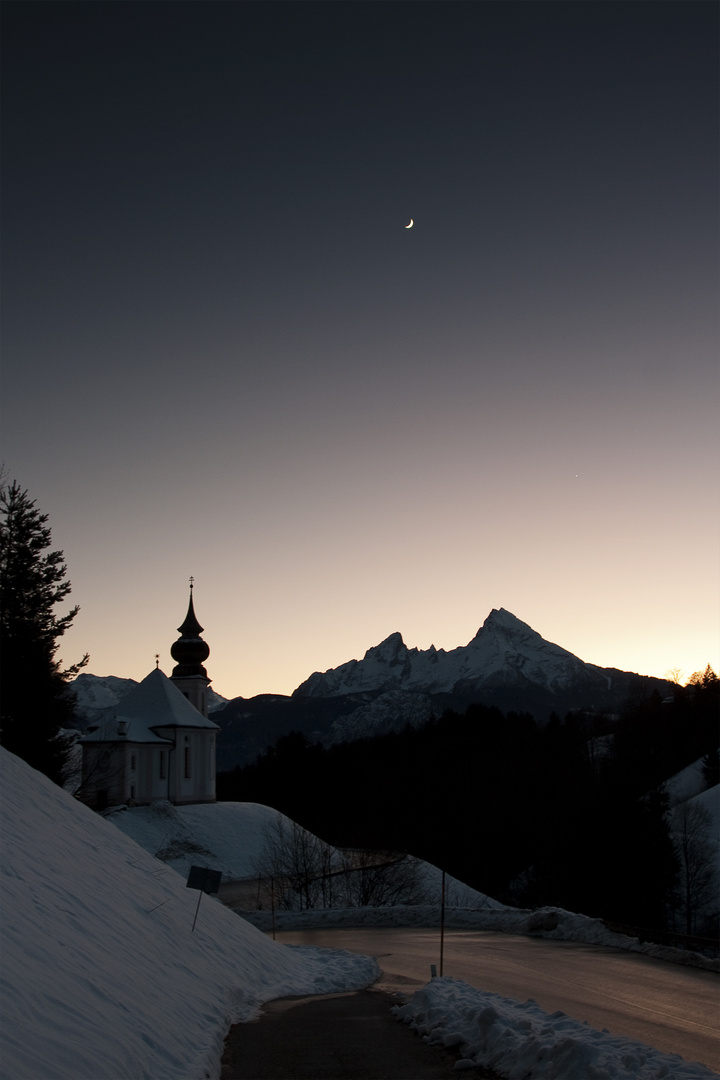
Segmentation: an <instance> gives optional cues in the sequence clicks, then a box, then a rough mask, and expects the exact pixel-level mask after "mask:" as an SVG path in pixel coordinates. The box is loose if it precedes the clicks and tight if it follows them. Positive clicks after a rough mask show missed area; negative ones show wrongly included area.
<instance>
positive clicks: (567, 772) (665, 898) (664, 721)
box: [218, 669, 720, 927]
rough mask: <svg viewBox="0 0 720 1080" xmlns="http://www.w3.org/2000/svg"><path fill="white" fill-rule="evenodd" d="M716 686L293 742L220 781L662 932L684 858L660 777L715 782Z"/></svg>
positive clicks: (226, 793) (312, 817) (500, 886)
mask: <svg viewBox="0 0 720 1080" xmlns="http://www.w3.org/2000/svg"><path fill="white" fill-rule="evenodd" d="M719 686H720V683H718V679H717V677H716V676H715V674H714V673H713V672H712V671H711V670H710V669H708V670H707V671H706V672H705V673H704V674H703V675H698V676H694V677H693V680H691V682H690V683H689V684H688V685H687V686H686V687H680V686H678V687H676V689H675V694H674V698H673V699H672V700H671V701H666V702H663V701H662V700H661V699H660V697H659V696H658V695H653V696H651V697H649V698H647V699H644V700H638V701H635V702H629V703H628V705H627V707H626V709H625V710H624V712H623V714H622V716H620V717H619V718H617V717H616V718H606V717H602V716H592V717H588V716H581V715H573V714H569V715H567V716H566V717H565V718H563V719H560V718H559V717H557V716H553V717H552V718H551V720H550V722H549V723H547V724H546V725H544V726H543V727H540V726H538V725H537V724H536V723H535V721H534V720H533V719H532V718H531V717H530V716H527V715H521V714H514V713H510V714H508V715H504V714H503V713H501V712H499V711H498V710H496V709H492V708H486V707H484V706H482V705H475V706H472V707H470V708H469V709H468V710H467V711H466V712H465V713H464V714H462V715H460V714H458V713H453V712H447V713H445V714H444V715H443V716H442V717H441V718H439V719H437V720H433V721H431V722H430V723H429V724H427V725H426V726H424V727H422V728H420V729H412V728H410V727H408V728H406V729H405V730H404V731H403V732H400V733H396V734H390V735H386V736H383V737H380V738H376V739H368V740H362V741H359V742H353V743H346V744H340V745H337V746H334V747H331V748H329V749H327V750H324V749H322V748H321V747H320V746H319V745H310V744H309V743H308V741H307V739H306V737H305V736H303V735H301V734H291V735H288V736H286V737H285V738H283V739H281V740H280V741H279V742H278V744H277V746H276V747H274V748H273V749H272V750H271V751H270V752H269V753H268V754H266V755H265V756H263V757H261V758H260V759H258V761H257V762H256V763H255V764H254V765H253V766H249V767H246V768H244V769H236V770H235V771H233V772H230V773H225V774H221V775H220V776H219V777H218V798H220V799H226V800H227V799H240V800H243V801H257V802H262V803H266V804H269V805H272V806H274V807H276V808H277V809H278V810H281V811H283V812H284V813H286V814H288V815H289V816H291V817H292V818H293V819H295V820H297V821H299V822H300V823H301V824H303V825H304V826H306V827H307V828H308V829H310V830H312V831H313V832H315V833H317V834H318V835H320V836H321V837H322V838H323V839H325V840H327V841H328V842H330V843H332V844H336V845H338V846H360V847H369V848H380V849H383V850H387V849H396V850H402V851H409V852H411V853H412V854H413V855H416V856H419V857H422V858H424V859H427V860H428V861H430V862H432V863H434V864H435V865H437V866H442V867H443V868H444V869H446V870H447V871H449V872H450V873H451V874H453V875H455V876H456V877H458V878H460V879H461V880H463V881H465V882H467V884H469V885H471V886H473V887H474V888H477V889H479V890H481V891H483V892H486V893H488V894H489V895H491V896H495V897H497V898H498V899H501V900H504V901H506V902H510V903H515V904H521V905H532V906H534V905H539V904H555V905H559V906H562V907H566V908H568V909H570V910H574V911H582V912H583V913H585V914H588V915H595V916H601V917H604V918H607V919H615V920H620V921H624V922H628V923H632V924H634V925H636V926H650V927H662V926H663V925H665V924H666V923H667V920H668V917H669V915H670V914H671V912H672V910H673V904H674V903H675V899H674V897H675V892H676V889H677V884H678V882H677V871H678V865H677V859H676V855H675V852H674V849H673V845H672V842H671V838H670V836H669V832H668V826H667V823H666V820H665V818H664V813H665V811H666V809H667V798H666V796H665V794H664V791H663V782H664V781H665V780H667V779H669V778H670V777H671V776H672V775H674V774H675V773H676V772H678V771H679V770H680V769H682V768H684V767H685V766H686V765H688V764H690V763H691V762H693V761H696V760H697V759H698V758H701V757H706V758H707V774H708V783H709V784H710V783H714V782H717V780H716V779H715V778H714V777H715V772H716V770H717V742H718V732H717V718H718V687H719Z"/></svg>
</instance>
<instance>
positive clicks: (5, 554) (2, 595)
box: [0, 481, 88, 783]
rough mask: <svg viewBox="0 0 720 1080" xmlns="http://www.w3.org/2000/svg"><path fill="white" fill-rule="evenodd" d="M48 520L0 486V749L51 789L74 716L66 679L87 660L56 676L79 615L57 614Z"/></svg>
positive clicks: (63, 587) (12, 489) (56, 561)
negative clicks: (63, 732) (62, 644)
mask: <svg viewBox="0 0 720 1080" xmlns="http://www.w3.org/2000/svg"><path fill="white" fill-rule="evenodd" d="M50 542H51V531H50V528H49V527H48V525H47V514H42V513H40V511H39V510H37V509H36V507H35V502H34V500H32V499H30V498H29V496H28V493H27V491H24V490H22V489H21V488H20V486H19V485H18V483H17V481H13V483H12V484H10V485H9V486H8V485H2V486H0V724H1V731H0V743H1V744H2V745H3V746H4V747H6V748H7V749H8V750H11V751H12V752H13V753H14V754H17V755H18V757H21V758H23V759H24V760H25V761H27V762H28V764H29V765H32V766H33V768H36V769H39V770H40V771H41V772H44V773H45V774H46V775H47V776H49V777H50V778H51V779H52V780H54V781H55V782H56V783H61V782H62V773H63V766H64V764H65V761H66V758H67V746H66V742H65V740H64V739H63V738H62V737H61V736H60V734H59V732H60V729H61V728H63V727H67V726H68V725H69V724H70V722H71V718H72V714H73V705H74V700H73V697H72V694H70V693H68V688H67V680H68V679H69V678H70V676H72V675H75V674H76V673H77V672H78V671H79V669H80V668H81V667H84V665H85V664H86V663H87V660H88V657H87V655H86V656H84V657H83V659H82V660H80V661H79V662H78V663H77V664H73V665H72V666H70V667H69V668H67V669H65V670H62V668H61V665H60V662H59V661H58V660H56V658H55V653H56V651H57V648H58V645H59V639H60V638H61V637H62V635H63V634H64V633H65V631H66V630H68V629H69V627H70V626H71V624H72V622H73V619H74V618H75V616H76V615H77V613H78V610H79V609H78V607H77V606H76V607H74V608H72V609H71V610H70V611H69V612H68V613H67V614H66V615H57V614H56V613H55V608H56V605H57V604H59V603H61V602H62V601H63V600H64V599H65V598H66V597H67V595H68V593H69V592H70V582H69V581H66V580H65V577H66V574H67V566H66V565H65V563H64V562H63V553H62V551H49V550H48V549H49V547H50Z"/></svg>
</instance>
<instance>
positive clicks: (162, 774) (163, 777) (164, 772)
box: [160, 750, 167, 780]
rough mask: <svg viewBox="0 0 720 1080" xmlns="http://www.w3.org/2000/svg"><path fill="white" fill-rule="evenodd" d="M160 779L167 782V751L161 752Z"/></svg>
mask: <svg viewBox="0 0 720 1080" xmlns="http://www.w3.org/2000/svg"><path fill="white" fill-rule="evenodd" d="M160 779H161V780H166V779H167V763H166V758H165V751H164V750H161V751H160Z"/></svg>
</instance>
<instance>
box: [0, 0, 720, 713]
mask: <svg viewBox="0 0 720 1080" xmlns="http://www.w3.org/2000/svg"><path fill="white" fill-rule="evenodd" d="M3 8H4V19H3V21H4V34H3V42H4V59H3V67H4V88H3V101H4V115H3V129H4V147H3V162H4V168H3V172H4V179H3V192H4V194H3V201H4V205H3V220H4V229H3V342H2V344H3V383H2V389H3V444H2V459H3V461H4V463H5V467H6V469H7V472H8V475H9V478H10V479H15V478H16V479H17V480H18V481H19V482H20V484H21V485H22V486H23V487H26V488H28V489H29V492H30V495H31V496H32V497H33V498H35V499H36V500H37V504H38V506H39V507H40V508H41V509H42V510H43V511H45V512H47V513H48V514H49V519H50V525H51V526H52V529H53V546H54V547H60V548H62V549H63V550H64V552H65V558H66V561H67V564H68V576H69V578H70V580H71V582H72V585H73V591H72V596H71V600H72V601H73V602H75V603H78V604H80V607H81V611H80V614H79V615H78V617H77V619H76V625H75V627H74V628H73V630H72V631H71V632H70V634H68V635H67V637H66V638H65V639H64V641H63V643H62V648H61V650H60V655H61V656H62V658H63V659H64V660H65V661H66V662H70V661H72V660H75V659H77V658H78V657H79V656H80V655H81V654H82V653H83V652H85V651H89V652H90V654H91V657H90V664H89V666H88V668H87V669H86V670H88V671H91V672H93V673H94V674H97V675H109V674H113V675H121V676H126V677H131V678H136V679H140V678H143V677H144V676H145V675H146V674H147V672H148V671H150V669H151V668H152V667H153V666H154V656H155V653H156V652H157V653H159V654H160V666H161V667H162V668H163V669H164V670H165V671H166V673H168V674H169V673H170V670H171V667H172V661H171V659H170V655H169V648H170V645H171V643H172V641H173V640H174V639H175V638H176V637H177V632H176V627H178V626H179V625H180V623H181V622H182V620H183V618H184V615H185V611H186V607H187V595H188V585H187V583H188V578H189V576H190V575H191V574H192V575H194V577H195V608H196V612H197V615H198V618H199V620H200V622H201V623H202V624H203V626H204V627H205V634H204V637H205V638H206V640H207V641H208V644H209V645H210V648H211V654H210V658H209V660H208V662H207V667H208V674H209V675H210V676H211V677H212V679H213V687H214V688H215V689H216V690H217V691H218V692H219V693H221V694H223V695H225V696H226V697H231V696H235V695H239V694H241V695H243V696H246V697H248V696H251V695H253V694H256V693H263V692H277V693H290V692H291V691H292V690H293V689H294V688H295V687H296V686H297V685H298V684H299V683H300V682H302V681H303V680H304V679H305V678H306V677H307V676H308V675H310V673H311V672H313V671H316V670H325V669H326V668H329V667H334V666H337V665H338V664H340V663H343V662H344V661H346V660H349V659H352V658H353V657H356V658H359V657H361V656H362V655H363V653H364V652H365V650H366V649H367V648H369V647H370V646H372V645H376V644H378V642H379V641H381V640H382V639H383V638H385V637H386V636H387V635H388V634H390V633H392V632H393V631H396V630H399V631H400V632H401V633H402V635H403V638H404V640H405V642H406V643H407V644H408V645H409V646H411V647H412V646H417V647H419V648H427V647H428V646H429V645H430V644H434V645H435V646H436V647H437V648H445V649H451V648H455V647H456V646H458V645H464V644H466V643H467V642H468V641H469V640H470V638H472V637H473V635H474V634H475V632H476V631H477V629H478V627H479V626H480V625H481V624H482V622H483V621H484V619H485V618H486V616H487V615H488V613H489V611H490V610H491V608H493V607H504V608H507V609H508V610H509V611H512V612H513V613H514V614H515V615H516V616H517V617H518V618H520V619H522V620H523V621H525V622H527V623H529V624H530V625H531V626H532V627H533V628H534V629H535V630H537V631H538V632H539V633H541V634H542V635H543V636H544V637H545V638H548V639H549V640H551V641H554V642H556V643H557V644H559V645H562V646H563V647H564V648H566V649H569V650H570V651H571V652H574V653H575V654H576V655H578V656H579V657H581V658H582V659H583V660H586V661H589V662H591V663H595V664H601V665H604V666H615V667H620V668H623V669H626V670H632V671H638V672H641V673H642V674H649V675H664V674H665V673H666V672H667V671H668V670H669V669H671V668H680V669H681V670H682V673H683V675H682V678H683V680H684V679H686V678H687V677H688V676H689V675H690V674H691V673H692V671H694V670H696V669H698V668H702V667H704V666H705V665H706V664H707V663H711V664H712V665H713V667H714V668H715V669H716V670H718V669H720V646H719V642H718V637H719V622H720V619H719V604H718V597H719V596H720V581H719V576H720V567H719V561H720V560H719V554H718V553H719V551H720V544H719V532H720V529H719V525H718V497H717V476H718V466H719V465H720V445H719V443H718V436H717V430H716V429H717V404H718V377H717V357H718V323H717V288H718V269H717V247H718V244H717V240H718V198H717V190H718V153H717V151H718V135H717V131H718V107H717V97H718V95H717V86H718V57H717V51H718V50H717V40H718V8H717V5H715V4H711V3H705V2H693V0H682V2H680V3H674V2H659V3H656V2H653V0H641V2H638V3H635V2H627V3H626V2H618V3H606V2H599V3H595V2H592V0H589V2H583V3H554V2H531V3H524V2H515V3H506V2H498V3H495V2H466V3H454V2H452V0H450V2H440V3H433V2H429V3H415V2H412V0H410V2H404V3H403V2H395V3H393V2H378V3H374V2H335V3H329V2H328V3H314V2H307V3H302V2H301V3H284V2H265V3H233V2H228V3H224V2H223V3H215V2H213V0H206V2H197V3H194V2H187V3H175V2H173V0H169V2H162V3H160V2H151V0H150V2H143V3H115V2H105V3H96V2H90V3H64V2H62V0H60V2H53V3H49V4H47V3H43V2H35V3H25V2H20V3H17V2H13V0H9V2H7V0H6V3H5V4H4V5H3ZM411 217H412V218H413V219H414V220H415V225H414V227H413V228H412V229H406V228H405V225H406V224H407V223H408V221H409V220H410V218H411Z"/></svg>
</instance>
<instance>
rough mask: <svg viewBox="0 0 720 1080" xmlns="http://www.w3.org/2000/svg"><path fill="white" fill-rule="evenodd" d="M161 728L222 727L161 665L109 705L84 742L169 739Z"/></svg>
mask: <svg viewBox="0 0 720 1080" xmlns="http://www.w3.org/2000/svg"><path fill="white" fill-rule="evenodd" d="M157 728H207V729H209V730H213V731H218V730H219V727H218V725H217V724H215V723H213V721H212V720H207V719H206V718H205V717H204V716H203V715H202V713H201V712H198V710H197V709H196V708H195V706H194V705H191V704H190V702H189V701H188V699H187V698H186V697H185V695H184V694H182V693H181V692H180V690H178V688H177V686H175V684H174V683H173V682H171V681H170V679H168V677H167V675H165V674H164V672H162V671H160V669H159V668H154V669H153V670H152V671H151V672H150V674H149V675H146V676H145V678H144V679H143V681H142V682H141V683H139V684H138V685H137V686H134V687H133V688H132V690H130V691H128V693H127V694H125V696H124V697H123V698H121V699H120V701H119V702H118V703H117V705H114V706H111V708H109V709H106V710H105V712H104V713H103V714H102V715H101V717H100V720H99V722H98V724H97V726H96V727H93V729H92V730H91V731H89V732H88V735H86V736H84V738H83V740H82V741H83V742H99V741H102V742H106V741H115V740H117V739H127V741H128V742H157V743H167V742H171V741H172V740H168V739H164V738H162V736H160V735H158V734H157V731H156V729H157Z"/></svg>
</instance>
